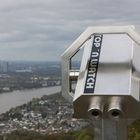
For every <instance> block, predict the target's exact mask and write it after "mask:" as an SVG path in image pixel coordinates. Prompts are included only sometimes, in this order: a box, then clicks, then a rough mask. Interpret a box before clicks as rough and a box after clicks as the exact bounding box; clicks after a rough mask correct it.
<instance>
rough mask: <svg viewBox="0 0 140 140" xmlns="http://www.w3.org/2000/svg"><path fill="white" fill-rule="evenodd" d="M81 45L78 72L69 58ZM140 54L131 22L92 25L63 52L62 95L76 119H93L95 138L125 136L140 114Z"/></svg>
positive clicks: (115, 139) (112, 139) (121, 139)
mask: <svg viewBox="0 0 140 140" xmlns="http://www.w3.org/2000/svg"><path fill="white" fill-rule="evenodd" d="M83 44H84V45H83ZM81 47H84V52H83V57H82V60H81V66H80V70H79V71H77V70H76V71H74V70H72V69H71V66H70V64H71V58H72V57H73V56H74V55H76V53H77V52H78V50H79V49H80V48H81ZM139 58H140V36H139V35H138V34H137V33H136V31H135V30H134V27H133V26H107V27H89V28H87V30H86V31H85V32H84V33H83V34H81V35H80V37H79V38H78V39H77V40H76V41H75V42H74V43H73V44H72V45H71V46H70V47H69V48H68V49H67V50H66V51H65V52H64V53H63V55H62V94H63V96H64V97H65V98H67V99H68V100H69V101H73V107H74V115H73V116H74V117H75V118H83V119H87V118H89V119H90V120H92V121H93V124H94V126H95V139H98V140H100V139H103V140H126V139H127V123H129V121H130V120H135V119H139V118H140V61H139ZM73 79H74V80H75V79H76V80H77V83H76V88H75V92H74V93H72V91H71V88H70V87H71V81H72V80H73ZM72 99H73V100H72Z"/></svg>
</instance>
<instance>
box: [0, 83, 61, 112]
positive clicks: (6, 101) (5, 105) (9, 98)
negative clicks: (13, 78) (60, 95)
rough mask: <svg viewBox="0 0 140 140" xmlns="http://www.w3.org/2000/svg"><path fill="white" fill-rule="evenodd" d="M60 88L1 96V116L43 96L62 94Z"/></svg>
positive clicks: (40, 89)
mask: <svg viewBox="0 0 140 140" xmlns="http://www.w3.org/2000/svg"><path fill="white" fill-rule="evenodd" d="M60 89H61V88H60V86H55V87H45V88H38V89H31V90H16V91H13V92H9V93H3V94H0V114H2V113H5V112H6V111H8V110H9V109H11V108H14V107H16V106H20V105H22V104H25V103H27V102H29V101H31V100H32V98H40V97H42V96H43V95H51V94H54V93H57V92H60Z"/></svg>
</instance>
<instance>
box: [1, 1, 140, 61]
mask: <svg viewBox="0 0 140 140" xmlns="http://www.w3.org/2000/svg"><path fill="white" fill-rule="evenodd" d="M128 24H131V25H132V24H134V25H139V24H140V1H139V0H0V60H1V59H3V60H44V61H49V60H50V61H54V60H60V55H61V54H62V52H63V51H64V50H65V49H66V48H67V47H68V46H69V45H70V44H71V43H72V42H73V41H74V40H75V39H76V38H77V37H78V36H79V35H80V34H81V33H82V32H83V31H84V30H85V29H86V28H87V27H88V26H97V25H128Z"/></svg>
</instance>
